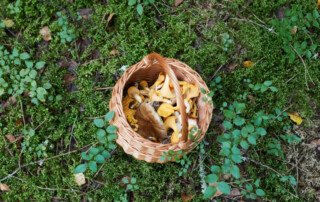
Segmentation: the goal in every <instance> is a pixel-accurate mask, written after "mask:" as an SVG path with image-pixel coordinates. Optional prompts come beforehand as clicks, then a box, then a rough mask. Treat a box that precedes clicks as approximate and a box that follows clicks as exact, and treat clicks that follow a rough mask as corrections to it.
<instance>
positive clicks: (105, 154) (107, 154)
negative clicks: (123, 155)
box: [102, 150, 111, 159]
mask: <svg viewBox="0 0 320 202" xmlns="http://www.w3.org/2000/svg"><path fill="white" fill-rule="evenodd" d="M102 156H103V157H104V158H106V159H108V158H110V157H111V154H110V152H108V151H106V150H104V151H103V152H102Z"/></svg>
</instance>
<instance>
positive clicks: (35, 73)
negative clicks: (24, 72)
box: [29, 69, 37, 79]
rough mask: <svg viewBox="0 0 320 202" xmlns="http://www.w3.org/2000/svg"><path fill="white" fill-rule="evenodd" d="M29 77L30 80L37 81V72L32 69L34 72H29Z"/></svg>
mask: <svg viewBox="0 0 320 202" xmlns="http://www.w3.org/2000/svg"><path fill="white" fill-rule="evenodd" d="M29 76H30V78H32V79H35V78H36V76H37V71H36V70H34V69H32V70H31V71H30V72H29Z"/></svg>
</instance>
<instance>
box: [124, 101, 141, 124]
mask: <svg viewBox="0 0 320 202" xmlns="http://www.w3.org/2000/svg"><path fill="white" fill-rule="evenodd" d="M134 102H135V100H134V99H133V98H131V97H129V96H126V97H124V98H123V100H122V105H123V112H124V114H125V116H126V118H127V120H128V122H129V123H130V125H131V126H132V127H133V129H134V130H137V129H138V125H137V122H138V121H137V120H136V119H135V118H134V114H135V113H136V110H135V109H131V108H130V105H131V103H134Z"/></svg>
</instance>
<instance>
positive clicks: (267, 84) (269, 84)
mask: <svg viewBox="0 0 320 202" xmlns="http://www.w3.org/2000/svg"><path fill="white" fill-rule="evenodd" d="M263 84H264V85H265V86H271V85H272V81H265V82H263Z"/></svg>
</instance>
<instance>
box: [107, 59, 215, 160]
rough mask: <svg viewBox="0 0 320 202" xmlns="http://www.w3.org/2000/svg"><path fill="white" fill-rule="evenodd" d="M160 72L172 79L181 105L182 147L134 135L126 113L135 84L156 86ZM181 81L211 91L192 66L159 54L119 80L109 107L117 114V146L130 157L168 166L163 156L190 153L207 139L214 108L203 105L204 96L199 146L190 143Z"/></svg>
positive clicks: (200, 109)
mask: <svg viewBox="0 0 320 202" xmlns="http://www.w3.org/2000/svg"><path fill="white" fill-rule="evenodd" d="M160 72H164V73H165V74H167V75H168V76H169V77H170V79H171V82H172V84H173V86H174V92H175V95H176V98H177V105H178V106H179V109H180V113H181V117H182V138H181V142H179V143H178V144H172V143H169V144H161V143H155V142H152V141H150V140H148V139H145V138H143V137H142V136H140V135H139V134H138V133H136V132H135V131H133V129H132V128H131V126H130V125H129V123H128V121H127V119H126V117H125V114H124V112H123V106H122V99H123V96H124V93H125V92H126V89H127V88H128V87H129V86H131V85H132V84H133V83H134V82H137V81H141V80H146V81H147V82H148V83H149V84H153V82H154V81H155V80H156V79H157V78H158V75H159V73H160ZM178 79H179V80H180V81H181V80H184V81H187V82H190V83H192V84H195V85H197V86H198V87H199V88H203V89H205V90H206V91H209V90H208V87H207V85H206V84H205V82H204V81H203V80H202V79H201V77H200V76H199V74H198V73H197V72H195V71H194V70H192V69H191V68H190V67H189V66H188V65H186V64H184V63H182V62H180V61H178V60H175V59H169V58H163V57H162V56H160V55H159V54H157V53H151V54H149V55H147V56H146V57H144V58H143V60H142V61H140V62H138V63H137V64H134V65H132V66H131V67H130V68H128V69H127V70H126V71H125V72H124V74H123V75H122V77H121V78H120V79H119V80H118V82H117V83H116V85H115V86H114V88H113V92H112V98H111V100H110V103H109V107H110V111H114V112H115V117H114V119H113V121H112V124H114V125H115V126H117V127H118V132H117V134H118V138H117V141H116V142H117V143H118V144H119V145H120V146H121V147H122V148H123V150H124V151H125V152H126V153H127V154H130V155H132V156H134V157H135V158H136V159H138V160H144V161H147V162H151V163H165V162H167V160H164V161H163V159H160V157H161V156H162V155H163V152H168V151H169V150H173V151H175V152H176V151H179V150H183V151H184V152H189V151H191V150H192V149H193V148H195V147H196V146H197V144H198V143H199V142H200V141H201V140H202V139H203V137H204V135H205V133H206V131H207V129H208V127H209V124H210V121H211V117H212V110H213V106H212V104H210V103H208V102H204V101H203V96H205V95H203V94H201V95H200V96H199V98H198V101H197V107H198V115H199V116H198V126H199V129H200V131H201V134H200V135H199V138H197V141H196V142H195V141H191V140H188V134H187V133H188V128H187V116H186V112H185V106H184V104H183V99H182V96H181V91H180V87H179V83H178Z"/></svg>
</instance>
